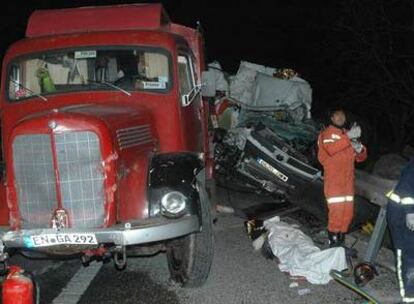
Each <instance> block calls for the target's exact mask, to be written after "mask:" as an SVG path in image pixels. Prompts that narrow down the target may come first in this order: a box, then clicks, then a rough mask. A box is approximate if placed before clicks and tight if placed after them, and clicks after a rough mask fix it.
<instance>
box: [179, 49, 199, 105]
mask: <svg viewBox="0 0 414 304" xmlns="http://www.w3.org/2000/svg"><path fill="white" fill-rule="evenodd" d="M178 78H179V79H178V81H179V87H180V95H181V97H182V98H183V97H185V98H184V99H185V100H186V101H187V104H186V102H183V105H188V104H189V103H191V101H192V100H193V98H194V94H195V93H196V90H195V79H194V69H193V65H192V62H191V59H190V57H189V56H186V55H179V56H178Z"/></svg>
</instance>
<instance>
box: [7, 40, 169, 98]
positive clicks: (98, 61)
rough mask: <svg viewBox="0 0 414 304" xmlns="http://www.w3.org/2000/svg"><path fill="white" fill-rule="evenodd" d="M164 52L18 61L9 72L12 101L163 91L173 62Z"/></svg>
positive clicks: (61, 54) (81, 53) (75, 53)
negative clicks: (100, 92)
mask: <svg viewBox="0 0 414 304" xmlns="http://www.w3.org/2000/svg"><path fill="white" fill-rule="evenodd" d="M167 54H168V53H167V52H166V51H161V50H150V49H147V48H146V49H138V48H120V49H116V48H108V49H102V48H99V49H77V50H70V51H55V52H45V53H41V54H36V55H34V56H26V57H24V58H20V59H17V60H15V61H13V62H12V63H11V64H10V65H9V69H8V78H7V86H8V97H9V99H10V100H12V101H17V100H22V99H26V98H30V97H34V96H38V97H41V98H42V99H46V98H44V96H46V95H48V94H58V93H65V92H76V91H90V90H118V91H121V92H123V93H128V92H129V91H137V90H142V91H152V92H164V91H166V90H168V89H169V87H170V83H171V79H170V70H171V69H170V60H169V56H168V55H167Z"/></svg>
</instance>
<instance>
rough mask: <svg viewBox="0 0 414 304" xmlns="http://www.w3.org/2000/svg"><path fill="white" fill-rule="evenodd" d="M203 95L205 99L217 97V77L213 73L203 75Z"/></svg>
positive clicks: (207, 72) (208, 72) (206, 72)
mask: <svg viewBox="0 0 414 304" xmlns="http://www.w3.org/2000/svg"><path fill="white" fill-rule="evenodd" d="M201 82H202V86H201V94H202V95H203V96H204V97H214V96H216V75H215V74H214V72H213V71H204V72H203V74H202V75H201Z"/></svg>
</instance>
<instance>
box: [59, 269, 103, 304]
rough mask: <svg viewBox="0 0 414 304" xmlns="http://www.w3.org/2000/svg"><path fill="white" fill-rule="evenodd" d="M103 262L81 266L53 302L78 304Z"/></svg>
mask: <svg viewBox="0 0 414 304" xmlns="http://www.w3.org/2000/svg"><path fill="white" fill-rule="evenodd" d="M102 265H103V264H102V263H96V262H95V263H91V264H90V265H89V267H81V268H80V269H79V270H78V272H77V273H76V274H75V275H74V276H73V277H72V279H71V280H70V281H69V282H68V284H67V285H66V287H65V288H63V289H62V292H61V293H60V294H59V295H58V296H57V297H56V298H55V299H53V302H52V303H53V304H76V303H78V302H79V300H80V298H81V297H82V295H83V294H84V293H85V291H86V289H88V287H89V284H90V283H91V282H92V280H93V279H94V278H95V276H96V275H97V274H98V272H99V270H100V269H101V267H102Z"/></svg>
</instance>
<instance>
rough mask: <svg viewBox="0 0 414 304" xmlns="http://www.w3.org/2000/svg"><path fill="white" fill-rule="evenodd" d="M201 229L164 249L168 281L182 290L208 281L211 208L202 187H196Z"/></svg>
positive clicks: (210, 257) (211, 234)
mask: <svg viewBox="0 0 414 304" xmlns="http://www.w3.org/2000/svg"><path fill="white" fill-rule="evenodd" d="M198 189H199V197H200V207H201V208H200V209H201V210H200V213H201V221H202V229H201V231H200V232H197V233H192V234H190V235H188V236H185V237H182V238H179V239H176V240H173V241H172V242H171V243H170V246H168V249H167V259H168V268H169V270H170V274H171V278H172V280H174V281H175V282H177V283H179V284H181V285H182V286H183V287H198V286H201V285H202V284H203V283H204V282H205V281H206V280H207V278H208V275H209V273H210V268H211V263H212V261H213V229H212V228H213V227H212V219H211V206H210V202H209V199H208V196H207V193H206V190H205V189H204V188H203V187H199V188H198Z"/></svg>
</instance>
